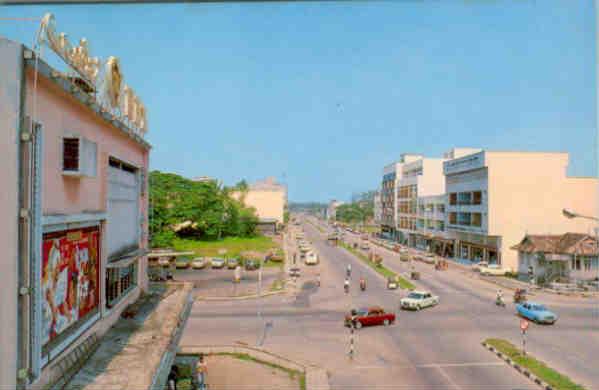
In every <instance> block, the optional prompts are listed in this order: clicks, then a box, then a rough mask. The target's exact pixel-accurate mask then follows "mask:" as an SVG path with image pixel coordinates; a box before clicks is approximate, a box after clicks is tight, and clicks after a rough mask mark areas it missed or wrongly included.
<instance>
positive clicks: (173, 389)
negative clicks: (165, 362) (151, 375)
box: [168, 366, 179, 390]
mask: <svg viewBox="0 0 599 390" xmlns="http://www.w3.org/2000/svg"><path fill="white" fill-rule="evenodd" d="M178 374H179V369H178V368H177V366H171V372H170V373H169V374H168V389H169V390H177V377H178Z"/></svg>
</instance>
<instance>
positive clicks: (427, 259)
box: [421, 253, 437, 264]
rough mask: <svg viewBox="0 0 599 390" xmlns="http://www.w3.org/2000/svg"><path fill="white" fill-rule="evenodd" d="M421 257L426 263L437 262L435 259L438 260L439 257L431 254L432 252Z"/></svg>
mask: <svg viewBox="0 0 599 390" xmlns="http://www.w3.org/2000/svg"><path fill="white" fill-rule="evenodd" d="M421 259H422V261H423V262H425V263H426V264H435V261H436V260H437V257H436V256H435V255H433V254H431V253H428V254H426V255H424V256H422V257H421Z"/></svg>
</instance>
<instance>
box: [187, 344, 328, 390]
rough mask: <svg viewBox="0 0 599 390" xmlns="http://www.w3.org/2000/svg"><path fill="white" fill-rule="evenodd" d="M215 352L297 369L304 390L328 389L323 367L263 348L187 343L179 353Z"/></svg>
mask: <svg viewBox="0 0 599 390" xmlns="http://www.w3.org/2000/svg"><path fill="white" fill-rule="evenodd" d="M200 353H201V354H206V355H210V354H216V353H245V354H248V355H250V356H251V357H253V358H255V359H258V360H262V361H264V362H267V363H270V364H276V365H278V366H281V367H285V368H287V369H290V370H295V371H299V372H301V373H303V374H305V375H306V390H329V389H330V385H329V379H328V374H327V372H326V370H325V369H323V368H322V367H319V366H317V365H314V364H310V363H305V362H298V361H295V360H291V359H288V358H286V357H283V356H280V355H277V354H275V353H272V352H270V351H267V350H266V349H263V348H257V347H250V346H243V345H189V346H181V347H179V350H178V351H177V354H179V355H198V354H200Z"/></svg>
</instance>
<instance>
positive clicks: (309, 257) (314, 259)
mask: <svg viewBox="0 0 599 390" xmlns="http://www.w3.org/2000/svg"><path fill="white" fill-rule="evenodd" d="M305 263H306V265H316V264H318V255H317V254H316V253H314V252H313V251H310V252H307V253H306V260H305Z"/></svg>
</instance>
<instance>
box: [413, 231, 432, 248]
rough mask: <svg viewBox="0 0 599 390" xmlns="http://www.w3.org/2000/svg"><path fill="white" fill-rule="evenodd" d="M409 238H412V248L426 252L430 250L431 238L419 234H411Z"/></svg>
mask: <svg viewBox="0 0 599 390" xmlns="http://www.w3.org/2000/svg"><path fill="white" fill-rule="evenodd" d="M410 236H411V237H412V243H413V247H414V248H416V249H420V250H422V251H427V252H430V251H431V250H432V236H428V235H424V234H420V233H412V234H411V235H410Z"/></svg>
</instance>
